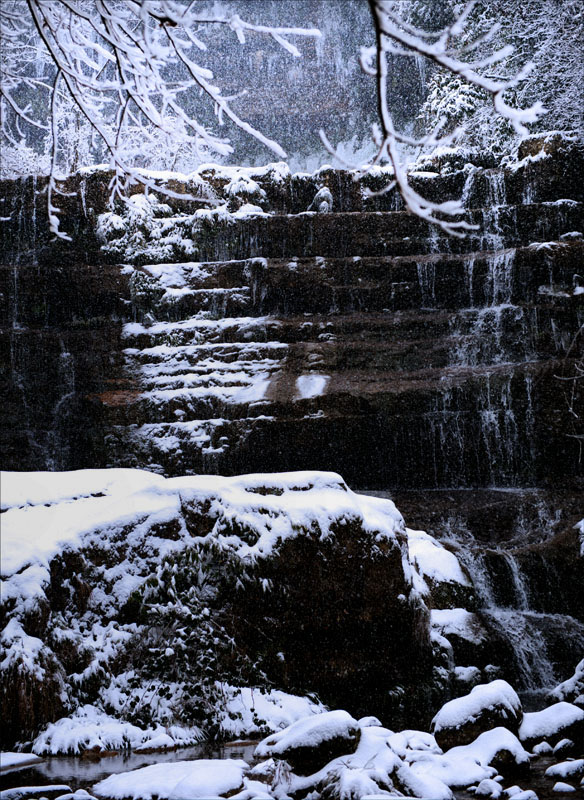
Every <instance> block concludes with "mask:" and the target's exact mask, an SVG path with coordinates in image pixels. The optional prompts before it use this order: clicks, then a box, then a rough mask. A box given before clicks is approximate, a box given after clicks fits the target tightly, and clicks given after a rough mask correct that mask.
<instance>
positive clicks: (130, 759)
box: [0, 742, 256, 791]
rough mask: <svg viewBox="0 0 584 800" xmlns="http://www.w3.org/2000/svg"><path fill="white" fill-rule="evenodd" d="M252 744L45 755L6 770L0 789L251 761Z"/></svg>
mask: <svg viewBox="0 0 584 800" xmlns="http://www.w3.org/2000/svg"><path fill="white" fill-rule="evenodd" d="M255 747H256V743H245V742H244V743H239V742H231V743H229V744H226V745H223V746H221V747H218V746H217V745H211V744H201V745H196V746H194V747H183V748H181V749H180V750H172V751H168V752H166V753H148V754H140V753H120V754H117V755H113V756H107V757H106V758H100V759H89V758H80V757H79V756H58V757H53V758H47V759H46V760H45V761H42V762H40V763H39V764H34V765H31V766H29V767H23V768H22V769H18V770H10V771H9V772H5V773H3V774H2V775H0V790H2V789H13V788H16V787H17V786H45V785H49V784H58V783H63V784H67V785H68V786H70V787H71V788H72V789H74V790H75V789H87V791H90V789H91V787H92V786H93V785H94V784H96V783H97V782H98V781H101V780H103V779H104V778H107V777H108V775H114V774H115V773H118V772H129V771H130V770H134V769H139V768H140V767H147V766H149V765H150V764H165V763H171V762H173V761H191V760H195V759H197V758H243V759H244V760H245V761H251V760H252V757H253V751H254V750H255Z"/></svg>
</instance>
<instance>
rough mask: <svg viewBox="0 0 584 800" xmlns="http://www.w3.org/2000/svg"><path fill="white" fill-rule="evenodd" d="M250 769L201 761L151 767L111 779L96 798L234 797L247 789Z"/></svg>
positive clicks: (96, 789) (234, 762)
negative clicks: (246, 777)
mask: <svg viewBox="0 0 584 800" xmlns="http://www.w3.org/2000/svg"><path fill="white" fill-rule="evenodd" d="M248 769H249V765H248V764H247V763H246V762H245V761H242V760H241V759H231V758H228V759H223V760H221V759H200V760H198V761H175V762H172V763H165V764H152V765H150V766H149V767H142V768H141V769H135V770H133V771H132V772H121V773H119V774H117V775H110V776H109V778H106V779H105V780H103V781H100V782H99V783H96V784H95V786H94V787H93V790H92V791H93V792H94V794H95V795H96V796H97V797H106V798H108V800H124V798H127V797H131V798H133V800H152V798H153V797H157V798H159V800H170V798H172V800H196V798H203V797H210V796H211V797H212V796H225V795H232V794H233V793H234V792H236V791H238V790H242V789H244V788H245V787H244V774H245V773H246V772H247V770H248Z"/></svg>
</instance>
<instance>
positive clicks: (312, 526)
mask: <svg viewBox="0 0 584 800" xmlns="http://www.w3.org/2000/svg"><path fill="white" fill-rule="evenodd" d="M2 505H3V509H4V512H3V514H2V570H3V574H4V578H5V580H4V582H3V587H2V602H3V604H4V608H5V611H6V614H7V617H8V624H7V625H6V627H5V629H4V631H3V633H2V644H3V647H4V649H5V657H4V658H3V659H2V661H1V669H2V677H3V680H4V682H5V684H6V686H7V693H6V694H4V695H3V698H4V699H3V701H2V702H3V706H2V713H3V715H4V719H5V721H6V724H5V726H4V728H3V732H2V735H3V736H5V737H6V745H8V746H11V744H12V743H14V741H16V740H17V739H18V740H21V739H22V737H23V736H28V737H29V738H34V737H35V736H38V734H39V730H40V729H41V728H42V726H45V725H46V724H47V723H55V721H56V720H60V721H59V722H58V723H56V724H55V725H54V727H52V728H51V730H50V734H49V731H46V736H45V738H43V739H42V740H39V742H38V747H39V748H40V749H39V752H56V751H59V752H61V751H62V748H61V746H60V745H58V744H57V741H58V740H59V737H60V736H61V734H63V735H64V734H65V733H66V736H65V738H66V739H67V742H68V744H67V747H66V749H71V750H73V751H77V750H79V749H82V748H87V747H96V748H98V749H100V750H103V749H110V748H112V747H113V748H117V747H119V746H128V745H129V746H139V747H140V746H145V747H147V748H149V747H155V746H170V742H168V740H166V739H164V741H163V740H162V739H161V738H160V737H159V733H158V732H156V733H154V732H155V731H159V729H158V727H157V726H162V727H163V728H165V729H166V728H170V727H172V726H177V727H178V726H180V727H181V728H187V729H191V728H193V726H198V727H201V726H202V725H212V726H213V729H214V730H215V731H219V732H220V733H221V734H222V735H223V736H227V737H232V736H245V735H250V734H258V733H260V734H263V735H266V734H268V733H270V732H271V731H273V730H278V729H279V728H281V727H282V726H286V725H288V724H290V723H293V722H295V721H296V720H297V719H299V717H301V716H306V715H307V714H310V713H313V712H315V711H322V710H324V709H323V706H321V705H319V704H318V702H313V701H309V700H308V699H302V698H298V697H294V696H291V695H290V694H286V693H285V692H282V694H281V695H280V696H278V695H277V693H276V694H273V693H271V692H270V691H267V688H268V680H269V681H270V682H271V684H272V685H276V686H278V688H279V689H282V690H285V689H286V688H287V687H289V686H291V685H292V684H293V685H295V686H298V685H306V686H307V689H308V688H310V690H311V691H315V690H316V691H318V692H319V693H320V694H322V695H324V700H325V701H326V700H328V701H329V703H330V704H332V703H333V702H335V701H336V700H337V698H338V697H346V698H350V697H351V696H352V694H351V693H355V695H356V696H355V702H356V701H357V700H358V701H359V702H360V703H364V704H367V705H369V707H372V708H373V707H375V709H376V710H377V708H378V707H377V706H375V704H374V696H375V695H379V697H380V700H381V702H383V698H384V697H387V693H386V692H384V689H383V687H384V686H386V687H390V686H391V685H395V684H396V683H398V682H400V683H403V682H405V683H406V684H407V683H410V684H411V685H415V684H416V682H417V681H418V679H421V680H423V679H424V676H425V675H426V673H425V672H424V670H426V669H427V665H428V663H429V658H428V655H429V642H428V640H427V639H426V638H425V633H426V632H427V611H426V609H425V606H424V605H423V603H422V601H421V599H420V597H419V595H418V593H417V592H416V590H415V587H414V572H413V570H412V567H411V564H410V562H409V559H408V550H407V541H406V537H405V525H404V522H403V519H402V517H401V515H400V514H399V512H398V511H397V509H396V508H395V506H394V505H393V503H392V502H391V501H389V500H384V499H380V498H373V497H365V496H361V495H357V494H355V493H353V492H351V491H350V490H349V489H348V488H347V486H346V484H345V483H344V481H343V480H342V479H341V478H340V477H339V476H338V475H335V474H334V473H317V472H303V473H283V474H279V475H248V476H241V477H237V478H221V477H217V476H197V477H185V478H172V479H165V478H162V477H160V476H159V475H156V474H153V473H150V472H145V471H139V470H125V469H120V470H86V471H79V472H71V473H33V474H27V473H5V474H4V475H3V476H2ZM40 530H42V531H43V536H42V537H39V536H38V535H37V532H38V531H40ZM348 564H350V565H351V569H347V565H348ZM353 570H356V573H355V574H358V575H359V581H358V583H355V581H354V576H353ZM176 576H180V578H179V579H177V577H176ZM227 608H229V613H228V614H227V615H225V611H226V609H227ZM341 609H342V611H341ZM372 609H375V614H373V615H372V613H371V610H372ZM226 619H227V620H228V626H229V627H228V628H227V627H226V626H225V620H226ZM252 619H253V620H261V631H258V629H257V627H256V626H255V625H250V624H249V621H250V620H252ZM349 620H350V625H348V621H349ZM387 620H391V625H390V627H389V628H388V624H387ZM161 631H165V633H164V634H163V635H162V633H161ZM193 631H196V635H195V634H193ZM335 631H336V633H335ZM234 659H235V661H234ZM333 662H334V663H335V664H336V665H337V667H338V670H337V671H336V674H335V678H334V680H333V677H332V675H331V671H330V664H331V663H333ZM365 663H366V664H367V670H368V674H369V687H370V692H371V697H370V699H369V700H368V699H367V697H363V687H362V685H361V684H360V683H359V682H358V680H357V678H359V681H360V680H361V678H360V676H361V675H362V671H363V664H365ZM210 664H211V665H212V671H210V670H209V665H210ZM262 670H263V671H264V672H263V673H262ZM209 675H211V678H209ZM242 676H243V677H242ZM236 680H237V684H236ZM254 685H257V686H258V690H257V691H254V690H252V688H251V687H252V686H254ZM147 689H148V691H146V690H147ZM262 691H263V693H262ZM327 693H328V696H327ZM357 695H359V697H357ZM7 697H11V698H12V700H11V702H10V703H8V702H7V701H6V698H7ZM20 697H22V698H23V702H22V703H20V702H14V701H13V699H14V698H20ZM31 698H33V699H31ZM88 703H91V704H92V706H94V707H95V709H96V714H98V715H99V714H104V715H105V716H104V717H103V718H100V720H101V721H100V722H99V724H97V725H96V726H94V727H92V728H91V731H88V730H87V729H86V728H84V725H85V722H84V721H83V720H81V719H80V717H79V716H78V715H76V714H75V711H76V709H79V708H82V707H84V706H86V705H87V704H88ZM379 713H383V709H382V708H380V709H379ZM72 715H73V716H72ZM121 718H123V720H124V722H119V729H118V730H117V732H115V731H114V730H113V728H111V727H108V726H110V723H111V722H112V720H113V722H115V721H116V720H118V721H119V720H120V719H121ZM67 719H69V720H70V721H69V722H67ZM106 719H107V720H108V721H107V722H106ZM102 722H103V724H102ZM126 722H129V723H132V724H133V725H134V726H135V727H136V728H137V729H139V731H140V733H139V732H134V733H132V734H131V735H130V734H129V733H128V730H127V729H126V728H124V725H125V724H126ZM116 724H118V723H116ZM106 729H107V730H106ZM145 730H148V731H149V733H148V735H144V736H143V735H142V733H143V732H144V731H145ZM153 737H154V738H155V741H156V742H158V744H156V745H149V744H148V742H149V740H150V739H151V738H153ZM171 738H173V739H174V737H173V736H172V735H171ZM63 741H64V740H63ZM123 742H128V745H125V744H122V743H123ZM69 745H70V746H69ZM55 748H56V750H55Z"/></svg>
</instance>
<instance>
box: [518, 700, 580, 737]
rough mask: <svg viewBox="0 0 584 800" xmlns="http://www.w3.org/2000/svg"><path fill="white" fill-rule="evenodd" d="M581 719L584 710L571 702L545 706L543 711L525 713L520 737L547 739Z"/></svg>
mask: <svg viewBox="0 0 584 800" xmlns="http://www.w3.org/2000/svg"><path fill="white" fill-rule="evenodd" d="M579 720H580V721H582V720H584V710H582V709H581V708H578V706H574V705H572V704H571V703H565V702H560V703H554V705H552V706H548V708H544V709H543V711H533V712H530V713H526V714H524V716H523V722H522V723H521V726H520V728H519V738H520V739H521V740H522V741H524V740H525V739H547V738H548V737H549V736H554V735H555V734H556V733H558V731H561V730H562V729H563V728H566V727H568V726H569V725H572V724H573V723H574V722H578V721H579Z"/></svg>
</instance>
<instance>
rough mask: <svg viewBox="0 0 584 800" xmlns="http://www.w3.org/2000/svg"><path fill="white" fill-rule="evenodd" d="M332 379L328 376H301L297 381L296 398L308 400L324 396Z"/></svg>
mask: <svg viewBox="0 0 584 800" xmlns="http://www.w3.org/2000/svg"><path fill="white" fill-rule="evenodd" d="M329 380H330V378H329V376H328V375H314V374H311V375H301V376H300V377H299V378H297V379H296V398H297V399H299V400H307V399H308V398H311V397H318V396H319V395H321V394H324V390H325V389H326V385H327V383H328V382H329Z"/></svg>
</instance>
